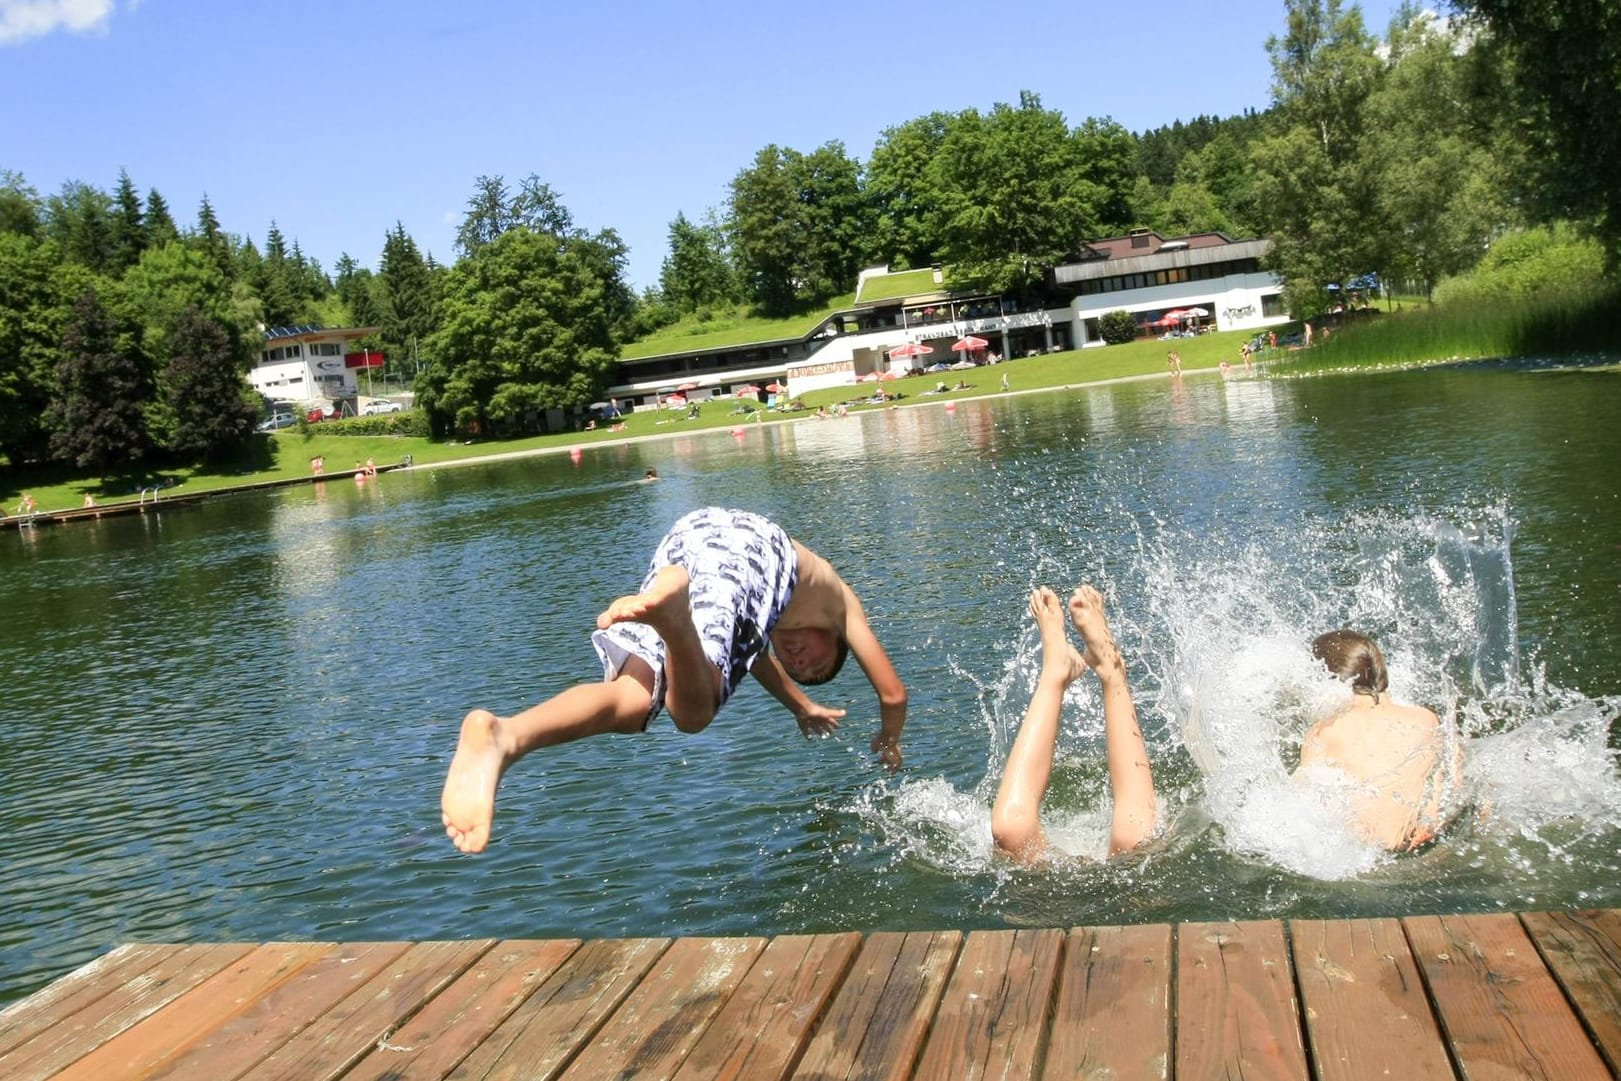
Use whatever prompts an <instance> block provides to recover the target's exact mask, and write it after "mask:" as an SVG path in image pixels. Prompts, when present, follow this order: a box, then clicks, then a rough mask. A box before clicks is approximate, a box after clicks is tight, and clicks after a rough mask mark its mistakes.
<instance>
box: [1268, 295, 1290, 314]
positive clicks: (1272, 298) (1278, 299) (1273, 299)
mask: <svg viewBox="0 0 1621 1081" xmlns="http://www.w3.org/2000/svg"><path fill="white" fill-rule="evenodd" d="M1261 314H1262V315H1264V316H1266V317H1268V318H1271V317H1274V316H1279V315H1287V314H1289V313H1288V312H1287V311H1285V310H1284V307H1283V294H1281V293H1267V294H1265V295H1264V296H1262V297H1261Z"/></svg>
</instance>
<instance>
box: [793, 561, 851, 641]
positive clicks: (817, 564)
mask: <svg viewBox="0 0 1621 1081" xmlns="http://www.w3.org/2000/svg"><path fill="white" fill-rule="evenodd" d="M794 551H795V555H796V557H797V559H798V561H799V570H798V574H797V576H796V577H797V581H796V582H795V585H794V593H793V597H792V598H791V599H790V600H789V602H788V606H787V608H785V609H784V610H783V613H782V622H781V623H780V624H779V626H784V627H801V626H822V627H835V628H836V627H839V626H841V625H842V624H843V623H844V619H845V611H846V608H847V606H848V600H847V598H853V597H854V594H853V593H851V592H850V587H849V586H847V585H845V584H844V579H843V578H841V577H839V572H838V571H836V570H834V569H833V564H831V563H829V562H828V561H827V560H825V559H823V558H822V557H821V556H819V555H817V554H816V553H815V552H813V551H811V550H810V549H809V548H807V547H805V546H804V545H803V544H800V543H799V542H798V541H794Z"/></svg>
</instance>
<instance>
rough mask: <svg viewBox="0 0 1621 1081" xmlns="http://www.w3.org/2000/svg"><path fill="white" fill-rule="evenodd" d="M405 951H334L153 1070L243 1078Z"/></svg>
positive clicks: (191, 1077) (173, 1076) (387, 946)
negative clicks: (251, 1069)
mask: <svg viewBox="0 0 1621 1081" xmlns="http://www.w3.org/2000/svg"><path fill="white" fill-rule="evenodd" d="M405 949H406V946H405V943H403V942H363V943H359V944H357V945H350V946H339V947H336V948H334V949H332V950H331V951H329V952H327V953H326V954H324V955H323V956H320V957H317V958H316V959H315V960H313V961H311V962H310V963H309V964H307V965H305V966H304V968H303V969H301V970H300V971H298V972H297V973H295V974H293V975H292V976H291V977H290V978H288V979H286V980H284V981H282V982H281V983H280V984H277V985H276V986H275V987H271V988H267V989H266V990H265V991H264V993H262V994H260V995H258V996H257V997H256V998H254V999H253V1000H252V1001H251V1002H247V1003H245V1004H243V1005H242V1008H240V1009H238V1010H237V1011H236V1012H235V1013H233V1014H232V1016H231V1017H230V1018H229V1019H227V1020H226V1021H225V1022H224V1023H223V1024H220V1025H218V1026H216V1027H214V1028H213V1029H212V1030H211V1031H209V1032H208V1033H207V1034H206V1035H204V1036H203V1037H202V1038H201V1039H196V1040H187V1041H185V1042H184V1043H183V1044H179V1043H177V1046H174V1047H173V1048H172V1049H171V1050H172V1052H173V1053H172V1056H171V1057H170V1059H169V1061H168V1062H165V1063H164V1064H163V1066H162V1068H161V1069H159V1070H155V1071H153V1076H154V1077H161V1078H163V1079H164V1081H230V1079H231V1078H235V1077H240V1076H241V1075H242V1074H244V1073H246V1072H247V1071H248V1069H249V1068H250V1067H252V1066H254V1065H256V1064H258V1063H259V1062H261V1061H262V1060H264V1059H266V1058H268V1057H269V1056H270V1055H271V1054H272V1053H274V1052H275V1051H276V1050H277V1049H278V1048H280V1047H281V1046H282V1045H283V1044H285V1043H287V1042H288V1041H289V1040H291V1039H292V1038H293V1037H294V1036H296V1035H298V1033H300V1032H302V1031H303V1030H304V1029H305V1028H308V1027H309V1026H310V1025H312V1024H314V1023H315V1022H317V1021H319V1020H320V1019H321V1017H322V1016H323V1015H324V1014H326V1012H327V1011H328V1010H331V1009H332V1008H334V1007H335V1006H337V1005H338V1003H340V1002H342V1001H343V1000H344V999H345V998H347V997H348V996H349V995H350V994H351V993H353V991H354V990H355V988H356V987H358V986H360V985H362V984H364V983H365V982H366V981H367V980H370V979H372V978H373V977H374V976H376V975H377V974H378V973H379V972H382V971H383V970H384V969H386V968H387V967H388V966H389V965H390V964H392V963H393V962H394V961H395V960H397V959H398V958H399V957H400V955H401V954H403V953H404V952H405ZM209 991H210V987H209V985H208V984H204V985H203V986H202V987H199V988H198V989H197V990H196V991H193V992H192V993H191V995H190V996H188V997H187V998H185V999H182V1000H181V1001H180V1002H177V1003H175V1005H174V1006H171V1007H170V1010H174V1009H176V1008H177V1007H180V1006H184V1005H186V1004H188V1003H189V1002H190V1001H191V999H193V998H196V997H198V996H199V995H203V994H206V993H209Z"/></svg>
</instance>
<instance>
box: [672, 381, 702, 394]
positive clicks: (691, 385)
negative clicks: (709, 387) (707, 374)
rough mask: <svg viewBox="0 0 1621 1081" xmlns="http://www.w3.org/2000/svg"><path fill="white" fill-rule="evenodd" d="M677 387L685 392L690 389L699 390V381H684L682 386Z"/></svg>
mask: <svg viewBox="0 0 1621 1081" xmlns="http://www.w3.org/2000/svg"><path fill="white" fill-rule="evenodd" d="M675 389H676V390H678V391H680V392H681V393H683V394H685V393H686V392H687V391H689V390H697V389H698V384H697V383H682V384H681V385H680V386H678V387H676V388H675Z"/></svg>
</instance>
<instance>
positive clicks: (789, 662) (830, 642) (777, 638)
mask: <svg viewBox="0 0 1621 1081" xmlns="http://www.w3.org/2000/svg"><path fill="white" fill-rule="evenodd" d="M771 649H772V651H773V652H775V653H776V655H777V661H778V663H780V664H781V665H782V670H783V671H784V672H787V673H788V676H789V678H790V679H792V680H793V681H794V682H795V683H802V684H804V685H805V686H807V687H814V686H816V685H817V684H818V683H826V682H827V681H828V680H830V679H832V678H833V677H834V676H836V675H838V674H839V669H841V668H843V667H844V658H845V657H847V656H849V654H850V646H849V643H847V642H845V640H844V639H843V638H841V637H839V636H838V635H836V634H834V633H833V632H832V631H830V630H826V629H824V628H822V627H795V628H793V629H791V630H779V631H776V632H775V633H773V634H772V635H771Z"/></svg>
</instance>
